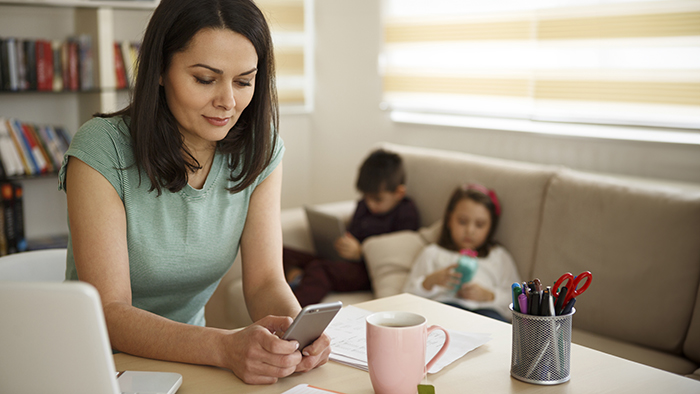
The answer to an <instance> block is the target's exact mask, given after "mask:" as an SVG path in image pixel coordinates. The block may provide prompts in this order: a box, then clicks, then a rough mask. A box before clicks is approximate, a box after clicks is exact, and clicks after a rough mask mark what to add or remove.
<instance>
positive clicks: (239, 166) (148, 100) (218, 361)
mask: <svg viewBox="0 0 700 394" xmlns="http://www.w3.org/2000/svg"><path fill="white" fill-rule="evenodd" d="M277 119H278V111H277V101H276V93H275V87H274V66H273V57H272V43H271V38H270V33H269V29H268V27H267V24H266V22H265V19H264V17H263V15H262V13H261V12H260V10H259V9H258V8H257V7H256V6H255V5H254V3H253V2H252V1H250V0H162V1H161V2H160V5H159V6H158V7H157V8H156V10H155V11H154V13H153V16H152V18H151V21H150V22H149V24H148V27H147V29H146V32H145V35H144V40H143V43H142V47H141V54H140V57H139V65H138V75H137V78H136V84H135V88H134V92H133V98H132V100H131V103H130V105H129V106H128V107H127V108H125V109H124V110H122V111H119V112H117V113H115V114H109V115H100V117H97V118H93V119H91V120H90V121H88V122H87V123H86V124H85V125H83V127H81V129H80V130H79V131H78V133H77V134H76V135H75V137H74V138H73V142H72V144H71V147H70V149H69V150H68V152H67V153H66V156H65V159H64V163H63V166H62V168H61V173H60V179H59V181H60V187H61V188H63V189H64V190H65V191H66V195H67V200H68V216H69V224H70V229H71V234H70V236H71V238H70V243H69V246H68V261H67V269H66V276H67V279H71V280H77V279H80V280H82V281H85V282H89V283H91V284H92V285H94V286H95V287H96V288H97V289H98V291H99V293H100V296H101V298H102V304H103V307H104V313H105V318H106V320H107V327H108V331H109V334H110V340H111V343H112V346H113V348H114V349H117V350H119V351H122V352H126V353H130V354H134V355H138V356H142V357H149V358H156V359H163V360H172V361H180V362H187V363H196V364H207V365H215V366H220V367H225V368H229V369H231V370H232V371H233V372H234V373H235V374H236V375H237V376H238V377H239V378H241V379H242V380H243V381H245V382H246V383H253V384H267V383H274V382H275V381H276V380H277V379H278V378H281V377H284V376H287V375H289V374H291V373H293V372H295V371H307V370H310V369H312V368H315V367H317V366H319V365H321V364H324V363H325V362H326V361H327V360H328V355H329V353H330V347H329V343H330V341H329V339H328V337H327V336H325V335H324V336H323V337H321V338H320V339H318V340H317V341H316V342H314V343H313V344H312V345H310V346H308V347H307V348H305V349H297V347H298V344H296V342H288V341H284V340H281V339H279V338H278V337H277V336H275V335H274V333H275V332H277V333H279V332H282V331H284V330H286V329H287V328H288V326H289V324H290V323H291V321H292V319H291V316H296V314H297V313H298V312H299V310H300V307H299V304H298V303H297V302H296V299H295V297H294V295H293V294H292V292H291V290H290V289H289V287H288V286H287V284H286V282H285V280H284V275H283V271H282V239H281V230H280V227H281V225H280V217H279V215H280V213H279V210H280V191H281V183H282V164H281V160H282V156H283V153H284V145H283V142H282V140H281V139H279V138H278V136H277V125H278V121H277ZM239 245H240V249H241V256H242V261H243V286H244V293H245V298H246V304H247V306H248V311H249V313H250V315H251V317H252V318H253V321H257V322H256V323H255V324H253V325H251V326H249V327H247V328H245V329H244V330H241V331H239V332H234V331H229V330H220V329H214V328H208V327H204V305H205V304H206V302H207V300H208V299H209V297H210V296H211V294H212V292H213V291H214V289H215V288H216V286H217V285H218V283H219V281H220V279H221V277H222V276H223V275H224V274H225V273H226V271H227V270H228V268H229V267H230V266H231V264H232V262H233V260H234V258H235V256H236V254H237V252H238V247H239ZM300 350H303V352H304V355H302V354H301V353H300Z"/></svg>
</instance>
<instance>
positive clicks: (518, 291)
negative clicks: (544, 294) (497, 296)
mask: <svg viewBox="0 0 700 394" xmlns="http://www.w3.org/2000/svg"><path fill="white" fill-rule="evenodd" d="M511 291H512V293H513V310H514V311H516V312H520V304H519V303H518V296H519V295H520V294H522V293H523V290H522V289H521V288H520V283H513V285H512V286H511Z"/></svg>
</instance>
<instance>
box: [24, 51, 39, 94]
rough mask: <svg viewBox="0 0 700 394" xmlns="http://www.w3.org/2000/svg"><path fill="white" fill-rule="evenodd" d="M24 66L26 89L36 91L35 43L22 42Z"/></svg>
mask: <svg viewBox="0 0 700 394" xmlns="http://www.w3.org/2000/svg"><path fill="white" fill-rule="evenodd" d="M23 44H24V65H25V75H26V79H27V84H26V86H25V87H26V89H27V90H37V75H36V41H35V40H24V42H23Z"/></svg>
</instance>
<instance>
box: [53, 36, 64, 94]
mask: <svg viewBox="0 0 700 394" xmlns="http://www.w3.org/2000/svg"><path fill="white" fill-rule="evenodd" d="M51 50H52V51H53V85H52V88H53V91H54V92H60V91H61V90H63V43H62V42H61V41H60V40H52V41H51Z"/></svg>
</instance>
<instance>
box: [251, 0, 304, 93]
mask: <svg viewBox="0 0 700 394" xmlns="http://www.w3.org/2000/svg"><path fill="white" fill-rule="evenodd" d="M256 3H257V4H258V6H259V7H260V9H261V10H262V11H263V13H264V14H265V16H266V18H267V20H268V23H269V25H270V30H271V31H272V39H273V42H274V46H275V63H276V64H275V68H276V72H277V94H278V95H279V101H280V105H282V106H306V105H309V104H310V100H311V97H310V96H311V95H312V91H311V76H312V72H311V68H310V67H311V66H312V64H313V62H312V61H311V59H312V57H311V54H312V50H313V47H312V45H311V43H312V42H313V40H312V39H311V38H312V36H311V34H313V31H312V26H311V22H312V21H310V20H309V19H310V18H309V17H308V16H309V15H310V11H312V9H313V1H311V0H258V1H256Z"/></svg>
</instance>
